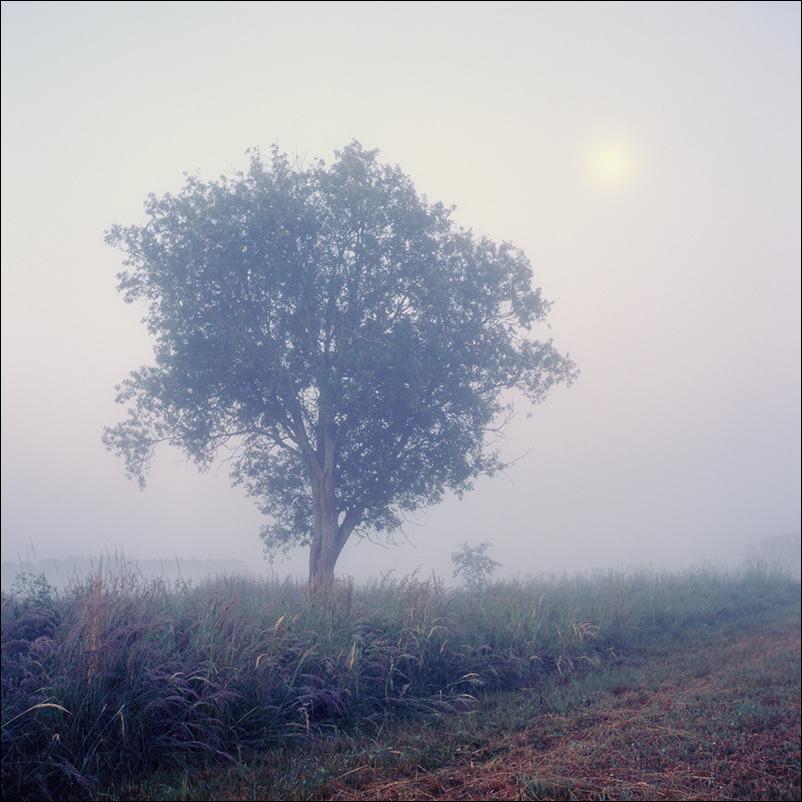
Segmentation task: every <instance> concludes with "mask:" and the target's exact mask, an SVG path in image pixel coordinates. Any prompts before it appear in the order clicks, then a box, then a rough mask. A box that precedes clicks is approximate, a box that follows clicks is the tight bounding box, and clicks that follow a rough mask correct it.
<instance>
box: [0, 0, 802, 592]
mask: <svg viewBox="0 0 802 802" xmlns="http://www.w3.org/2000/svg"><path fill="white" fill-rule="evenodd" d="M351 139H357V140H359V141H360V142H361V143H362V144H363V145H364V146H365V147H366V148H378V149H379V150H380V151H381V160H382V161H384V162H387V163H392V164H399V165H400V166H401V167H402V169H403V170H404V171H405V172H406V173H407V174H408V175H409V176H410V177H411V179H412V180H413V182H414V184H415V186H416V188H417V190H418V191H419V192H421V193H423V194H425V195H427V196H428V197H429V199H430V200H433V201H443V202H444V203H446V204H448V205H452V204H453V205H455V206H456V211H455V213H454V217H455V219H456V220H457V222H458V223H459V224H460V225H462V226H465V227H466V228H467V227H472V228H473V229H474V231H475V232H477V233H481V234H486V235H487V236H489V237H491V238H492V239H494V240H496V241H502V240H508V241H511V242H512V243H514V244H515V245H516V246H518V247H520V248H522V249H523V250H524V251H525V252H526V253H527V255H528V256H529V258H530V259H531V261H532V264H533V269H534V274H535V277H534V283H535V285H536V286H539V287H542V289H543V294H544V296H545V297H546V298H548V299H550V300H552V301H553V302H554V305H553V307H552V311H551V314H550V316H549V323H550V329H549V330H545V331H541V332H538V334H539V335H540V336H547V337H553V338H554V342H555V345H556V347H557V348H558V349H559V350H560V351H562V352H563V353H565V352H566V351H567V352H569V353H570V355H571V358H572V359H574V360H575V362H576V363H577V365H578V366H579V368H580V369H581V371H582V372H581V375H580V377H579V379H578V380H577V382H576V383H575V384H574V386H573V387H571V388H564V387H560V388H557V389H556V390H554V391H553V392H552V393H551V394H550V396H549V397H548V399H547V400H546V401H545V402H544V403H543V404H541V405H539V406H537V407H536V408H534V409H533V410H532V411H533V414H532V415H531V417H526V415H525V414H524V412H525V410H524V409H522V413H521V414H520V415H519V416H518V417H516V419H515V420H514V421H513V423H512V425H511V426H510V427H509V429H508V432H507V439H506V441H505V443H504V444H503V453H504V455H505V456H506V457H508V458H510V459H514V458H516V457H519V456H521V457H522V458H521V459H520V460H519V461H518V462H517V463H516V464H515V465H514V466H513V467H511V468H510V469H509V470H508V471H507V473H506V475H505V476H501V477H496V478H494V479H492V480H480V481H477V483H476V486H475V489H474V490H473V492H472V493H470V494H468V495H466V496H465V497H464V498H463V499H462V500H461V501H460V500H458V499H456V498H449V499H447V500H446V501H445V502H444V503H443V504H441V505H439V506H437V507H434V508H429V509H427V510H424V511H421V512H419V513H418V514H417V515H416V516H415V517H413V518H412V519H410V521H409V523H408V524H407V525H406V526H405V529H404V534H403V535H401V536H399V537H398V538H397V539H396V540H397V545H391V546H387V545H386V544H383V545H382V544H375V543H370V542H367V541H361V542H357V541H355V542H352V543H349V545H348V546H346V548H345V550H344V552H343V554H342V556H341V558H340V562H339V564H338V572H339V573H340V574H342V575H346V574H350V575H353V576H354V577H355V578H357V579H359V580H362V579H366V578H368V577H371V576H378V575H380V574H384V573H386V572H388V571H392V572H394V574H393V575H395V576H403V575H406V574H409V573H410V572H412V571H415V570H416V569H417V570H419V572H421V573H422V574H424V575H428V574H430V573H431V572H432V571H434V572H436V573H437V574H439V575H442V576H445V577H449V576H450V574H451V570H452V568H453V566H452V563H451V560H450V555H451V554H452V552H454V551H455V550H456V549H457V548H458V547H459V545H460V543H462V542H463V541H465V542H467V543H469V544H472V545H473V544H478V543H480V542H482V541H490V542H492V544H493V545H492V548H491V549H490V550H489V551H488V554H489V556H491V557H493V558H494V559H496V560H497V561H498V562H500V563H501V565H502V569H501V570H500V572H499V575H505V576H506V575H512V574H517V573H520V574H525V573H539V572H559V573H561V572H565V571H567V572H574V571H586V570H591V569H608V568H626V567H631V566H651V567H654V568H668V569H677V568H682V567H684V566H687V565H691V564H694V563H698V562H700V561H711V560H716V561H719V560H732V559H740V557H741V556H742V555H743V554H744V551H745V549H747V548H748V547H749V546H750V544H752V545H753V544H756V543H758V542H759V541H760V540H761V539H762V538H769V537H775V536H779V535H788V534H796V533H798V532H799V531H800V183H799V182H800V179H799V176H800V5H799V4H798V3H771V2H758V3H749V2H747V3H737V4H735V3H699V4H697V3H658V2H648V3H636V2H633V3H604V2H594V3H502V2H494V3H466V4H461V3H437V2H427V3H408V2H405V3H237V2H229V3H169V2H165V3H71V2H59V3H44V2H37V3H23V2H4V3H3V5H2V299H1V300H2V559H3V561H14V560H17V559H25V558H31V557H38V558H40V559H41V558H59V559H62V558H66V557H70V556H73V555H74V556H80V557H91V556H95V557H98V556H100V555H103V554H115V553H124V554H125V555H126V557H128V558H130V559H134V560H136V559H140V560H147V559H164V560H168V561H169V560H172V559H174V558H175V557H178V558H182V559H185V560H193V559H197V560H209V559H213V560H240V561H242V562H243V563H244V564H245V565H246V566H247V567H248V568H250V569H253V570H258V571H262V572H264V573H267V574H269V573H270V572H271V571H272V572H274V573H275V574H276V575H278V576H287V575H299V576H304V575H305V574H306V571H307V568H306V554H305V553H304V552H302V551H299V552H297V553H293V554H292V555H289V556H288V557H287V558H282V557H279V559H278V560H277V561H276V563H275V564H274V565H272V566H270V565H269V564H268V563H266V562H265V561H264V559H263V556H264V555H263V549H262V543H261V540H260V539H259V536H258V532H259V527H260V526H261V524H262V516H261V515H260V514H259V512H258V511H257V510H256V507H255V505H254V504H253V502H252V501H251V500H249V499H247V498H245V497H244V495H243V494H242V493H241V492H240V491H238V490H235V489H232V488H231V486H230V482H229V480H228V476H227V473H226V470H225V468H224V466H221V467H220V468H219V469H216V470H212V471H211V472H210V473H209V474H206V475H199V474H198V473H197V471H196V470H195V468H194V467H193V466H192V465H189V464H187V463H186V462H185V460H184V459H183V457H182V456H181V454H180V453H178V452H173V451H170V450H169V449H166V448H165V449H163V450H160V451H159V452H158V454H157V459H156V462H155V466H154V470H153V471H152V473H151V475H150V478H149V481H148V486H147V488H146V489H145V490H144V491H143V492H140V491H139V490H138V488H137V486H136V484H135V483H133V482H130V481H128V480H127V479H126V478H125V474H124V466H123V464H122V461H121V460H119V459H117V458H115V457H114V456H113V455H112V454H110V453H108V452H106V451H105V449H104V447H103V445H102V444H101V441H100V435H101V431H102V428H103V426H105V425H109V424H113V423H115V422H117V421H118V420H121V419H122V418H123V416H124V410H123V409H122V408H121V407H118V406H117V405H115V404H114V395H115V392H114V386H115V385H116V384H117V383H119V382H120V381H121V380H122V379H123V378H124V377H125V376H126V375H127V373H128V372H129V371H130V370H133V369H135V368H137V367H139V366H140V365H143V364H147V363H149V362H151V358H152V357H151V355H152V352H151V344H150V341H149V338H148V336H147V332H146V331H145V327H144V326H143V325H141V323H140V318H141V317H142V310H141V309H137V308H135V307H131V306H126V305H125V304H124V303H123V302H122V300H121V298H120V297H119V296H118V294H117V292H116V278H115V275H116V273H117V272H119V271H120V270H121V269H122V265H121V260H122V256H121V254H120V253H118V252H115V251H113V250H112V249H110V248H107V247H106V246H105V245H104V242H103V232H104V230H105V229H107V228H109V227H110V226H111V225H112V224H113V223H121V224H131V223H137V222H141V221H142V220H143V202H144V200H145V198H146V196H147V194H148V193H150V192H154V193H156V194H162V193H165V192H168V191H176V190H177V189H178V188H179V187H180V186H181V185H182V184H183V182H184V174H185V173H190V174H193V175H200V176H201V178H203V179H204V180H209V179H214V178H216V177H217V176H218V175H220V174H221V173H223V172H226V171H229V170H232V169H235V168H241V167H244V166H245V165H246V164H247V156H246V155H245V151H246V149H248V148H250V147H254V146H261V147H262V148H263V149H264V150H267V149H268V148H269V146H270V145H271V143H273V142H277V143H278V145H279V146H280V148H281V149H282V150H284V151H287V152H289V153H293V154H298V155H299V156H300V157H302V158H305V159H307V160H308V159H311V158H314V157H321V158H324V159H326V160H327V161H329V160H330V159H331V157H332V153H333V151H334V149H337V148H341V147H342V146H344V145H346V144H347V143H348V142H349V141H350V140H351ZM524 455H525V456H524Z"/></svg>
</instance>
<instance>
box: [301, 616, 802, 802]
mask: <svg viewBox="0 0 802 802" xmlns="http://www.w3.org/2000/svg"><path fill="white" fill-rule="evenodd" d="M799 658H800V632H799V629H798V628H796V629H795V630H793V631H790V632H784V633H781V634H770V635H751V636H748V637H743V638H739V639H738V640H736V641H734V642H731V643H727V642H721V643H718V644H710V643H702V644H698V645H696V646H691V647H683V648H682V649H677V650H675V651H674V652H673V653H670V654H668V655H666V656H665V658H663V659H661V660H659V661H650V662H647V663H645V664H643V665H641V666H639V667H637V668H635V669H634V671H632V673H631V674H630V675H629V676H628V677H627V680H626V682H625V683H624V684H622V685H620V686H616V685H613V686H611V687H610V688H609V689H608V690H606V691H604V692H602V693H599V694H597V695H596V697H595V698H593V699H590V700H588V703H587V705H586V706H583V707H576V708H574V709H571V710H570V711H568V712H567V713H565V714H563V715H558V714H554V713H551V714H547V715H546V716H544V717H543V718H541V719H538V720H534V721H532V723H531V725H529V726H526V727H524V728H522V729H520V730H514V731H509V732H507V733H506V734H499V735H498V736H497V737H495V738H493V739H492V741H488V742H486V743H483V744H481V745H477V747H476V748H475V749H474V750H473V751H471V752H470V753H468V754H464V755H461V756H459V757H458V758H455V759H454V760H452V761H449V762H447V763H445V764H444V765H442V766H440V767H438V768H436V769H430V770H425V769H423V768H421V767H417V768H416V767H414V766H410V767H409V768H410V772H409V775H408V776H404V777H400V776H398V774H397V773H396V772H383V771H381V770H379V769H376V768H369V767H360V768H359V769H354V770H353V771H352V772H351V773H349V774H348V775H347V776H346V775H343V776H342V777H339V778H336V779H334V780H332V781H331V782H328V783H326V787H325V788H321V789H319V791H318V793H316V794H315V795H314V798H317V799H321V798H325V799H332V800H475V799H487V800H520V799H572V800H602V799H637V800H657V799H673V800H683V799H701V800H723V799H789V800H790V799H799V798H800V786H799V751H798V750H799V744H800V702H799V682H798V670H797V674H796V677H794V672H793V671H791V669H792V665H793V663H796V665H797V666H798V662H799ZM789 671H790V674H789ZM747 685H748V686H750V687H749V688H747V687H746V686H747ZM760 688H762V689H763V690H762V692H761V691H760V690H759V689H760ZM755 689H758V695H759V696H760V698H761V699H762V703H761V704H760V705H759V707H756V702H755V701H754V699H753V696H754V690H755ZM750 691H751V692H750ZM789 695H790V696H795V699H794V702H793V703H792V704H790V705H789V704H788V703H787V702H788V696H789ZM519 697H520V694H507V698H504V696H501V697H494V698H493V699H492V700H491V701H489V702H487V703H486V705H485V707H484V710H483V712H482V715H483V716H489V717H492V716H494V715H497V713H498V710H497V707H498V705H499V704H501V705H515V704H521V703H522V702H521V701H520V699H519ZM746 697H748V699H747V698H746ZM750 705H751V707H750ZM750 709H751V711H752V715H751V718H750V717H749V711H750Z"/></svg>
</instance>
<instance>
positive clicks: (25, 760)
mask: <svg viewBox="0 0 802 802" xmlns="http://www.w3.org/2000/svg"><path fill="white" fill-rule="evenodd" d="M798 598H799V584H798V582H797V583H795V582H792V581H790V580H788V579H783V578H779V577H773V576H769V575H768V574H767V572H766V571H764V570H759V569H752V570H744V571H742V572H739V573H737V574H729V575H727V574H721V573H716V572H713V571H705V570H701V569H699V570H696V571H692V572H688V573H686V574H683V575H660V574H652V573H631V574H608V575H598V576H594V577H576V578H563V579H557V578H550V579H548V578H545V579H544V578H539V579H527V580H522V581H516V582H507V583H499V584H495V585H491V586H490V587H488V588H486V589H485V590H483V591H475V592H468V591H466V590H453V589H447V588H445V587H444V586H443V584H442V583H441V582H439V581H438V580H437V579H435V578H432V579H427V580H420V579H417V578H415V577H411V578H408V579H405V580H403V581H400V582H391V581H389V580H383V581H379V582H374V583H373V584H371V585H368V586H366V587H359V588H358V587H355V586H354V584H353V582H340V583H337V584H334V585H332V586H327V587H322V588H319V589H317V590H316V591H314V592H312V591H310V590H309V589H308V588H306V587H301V586H299V585H296V584H293V583H278V582H275V581H273V582H269V581H268V582H258V581H254V580H245V579H241V578H237V577H229V578H221V579H219V580H217V581H215V582H208V583H206V584H203V585H201V586H198V587H193V586H191V585H189V584H186V583H177V584H174V585H168V584H166V583H165V582H163V581H158V580H156V581H153V580H149V581H146V580H144V579H143V578H142V577H141V576H140V575H138V574H137V573H136V572H134V571H131V570H130V569H125V568H120V567H117V568H115V569H114V570H111V569H108V568H107V569H106V570H104V569H103V566H102V565H101V566H100V567H99V568H98V571H97V572H96V573H95V574H94V575H92V576H91V577H89V578H87V579H84V580H80V581H77V582H76V583H75V584H73V585H72V586H71V587H70V588H68V589H67V590H66V591H65V592H63V593H61V594H57V593H55V592H51V591H50V590H49V589H48V588H47V587H46V585H44V584H43V583H42V581H41V580H37V579H36V578H29V580H28V581H27V583H22V585H20V587H18V588H17V590H16V592H14V593H12V594H10V595H4V596H3V606H2V789H3V790H2V795H3V799H11V798H14V799H21V798H22V799H42V798H46V799H76V798H89V797H92V796H94V795H96V794H97V792H98V790H99V788H100V787H101V785H102V784H103V783H105V782H107V781H108V779H109V778H110V777H112V776H113V777H114V778H115V780H118V781H119V780H122V779H124V778H125V777H131V778H135V777H138V776H142V775H143V774H145V773H147V772H150V771H153V770H155V769H157V768H166V769H169V768H171V767H175V768H189V767H192V766H193V765H199V764H202V763H203V762H204V761H208V760H223V761H232V762H236V761H238V760H239V759H240V758H241V755H242V751H243V750H250V749H264V748H266V747H269V746H270V745H271V744H277V743H281V742H285V741H287V740H289V739H299V738H305V737H308V736H310V735H312V734H314V733H320V732H325V731H330V732H332V733H334V732H336V731H337V730H338V729H344V728H348V727H354V726H359V727H362V728H365V727H380V726H381V725H382V723H383V722H384V721H386V719H387V718H388V716H399V715H405V714H408V713H415V712H433V711H447V710H453V709H457V708H458V707H460V706H464V705H469V704H470V703H471V702H472V700H473V694H475V693H476V692H477V690H479V689H482V688H486V689H495V688H501V689H503V688H508V687H521V686H526V685H531V684H532V683H536V682H537V681H538V678H539V677H541V676H543V675H547V674H552V673H554V672H559V673H564V672H568V671H571V670H574V669H576V668H577V667H579V666H592V665H594V664H598V663H599V662H600V661H602V660H605V659H607V658H609V657H613V656H615V655H616V654H620V653H621V652H623V651H627V650H632V649H638V648H640V647H642V645H643V644H645V643H647V642H650V641H652V640H654V638H655V637H658V636H659V637H660V638H661V639H664V638H666V637H669V638H670V636H671V634H672V632H676V633H679V632H681V631H684V630H686V629H687V628H689V627H693V626H701V625H706V626H722V625H725V624H726V622H727V621H728V620H734V619H735V618H736V617H738V616H741V615H744V614H745V613H748V614H750V615H755V614H759V613H760V612H761V610H762V611H765V612H767V613H768V612H770V611H771V609H772V608H773V607H776V606H779V605H788V604H789V603H792V600H793V603H796V604H798Z"/></svg>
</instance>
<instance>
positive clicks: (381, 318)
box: [103, 142, 576, 580]
mask: <svg viewBox="0 0 802 802" xmlns="http://www.w3.org/2000/svg"><path fill="white" fill-rule="evenodd" d="M145 210H146V222H145V223H144V224H143V225H141V226H129V227H121V226H119V225H115V226H113V227H112V228H111V229H110V230H109V231H108V232H107V233H106V241H107V243H109V244H110V245H112V246H115V247H119V248H121V249H122V250H123V251H124V253H125V260H124V265H125V266H126V267H127V268H128V270H126V271H124V272H122V273H120V274H119V275H118V279H119V285H118V289H119V291H120V292H121V293H122V294H123V296H124V299H125V301H126V302H128V303H131V302H134V301H144V302H145V304H146V306H147V312H146V317H145V320H144V321H143V322H146V323H147V326H148V329H149V331H150V333H151V334H152V335H153V336H154V338H155V344H154V351H155V365H153V366H148V367H142V368H140V369H139V370H136V371H134V372H132V373H131V374H130V375H129V377H128V378H127V379H126V380H125V381H124V382H123V383H122V384H121V385H120V386H118V387H117V392H118V395H117V401H118V402H119V403H122V404H128V405H129V409H128V417H127V419H126V420H125V421H124V422H122V423H120V424H118V425H116V426H113V427H109V428H106V429H105V430H104V434H103V441H104V443H105V445H106V446H107V448H108V449H109V450H112V451H114V452H116V453H117V454H119V455H120V456H122V457H124V458H125V460H126V468H127V473H128V475H129V477H132V478H137V479H138V480H139V483H140V486H141V487H144V475H145V473H146V472H147V469H148V467H149V465H150V462H151V459H152V456H153V451H154V448H155V446H156V445H157V444H158V443H160V442H168V443H171V444H172V445H174V446H178V447H179V448H181V449H182V450H183V451H184V452H185V453H186V455H187V456H188V458H190V459H191V460H193V461H195V462H196V463H197V464H198V465H199V466H201V468H208V466H209V465H210V464H211V463H212V462H213V460H214V459H215V457H216V455H217V454H218V453H219V452H220V450H221V449H223V448H225V449H228V452H229V453H228V459H230V461H231V465H232V471H231V476H232V479H233V481H234V482H235V484H240V485H242V486H243V487H244V488H245V489H246V491H247V492H248V494H249V495H251V496H252V497H254V498H255V499H257V503H258V505H259V507H260V509H261V510H262V512H264V513H265V514H266V515H268V516H269V517H270V519H271V522H270V523H269V524H267V525H266V526H265V527H264V528H263V530H262V537H263V539H264V541H265V546H266V549H267V550H268V551H269V552H271V553H273V552H275V550H276V549H279V548H281V549H288V548H290V547H291V546H293V545H296V544H302V545H306V546H309V547H310V558H309V576H310V580H314V579H317V578H325V577H332V576H333V572H334V566H335V563H336V561H337V558H338V556H339V555H340V552H341V551H342V549H343V546H344V545H345V543H346V541H347V540H348V538H349V537H350V535H351V534H353V533H354V532H357V533H360V534H365V533H368V532H378V533H391V532H392V531H394V530H397V529H398V528H399V527H400V526H401V523H402V521H403V517H404V515H405V514H406V513H408V512H410V511H413V510H415V509H417V508H419V507H420V506H422V505H428V504H434V503H437V502H438V501H440V500H441V499H442V497H443V494H444V492H445V491H446V490H452V491H454V492H456V493H457V494H462V493H464V492H465V491H467V490H468V489H470V487H471V482H472V480H473V479H474V478H475V477H477V476H479V475H480V474H492V473H493V472H494V471H496V470H498V469H499V468H501V467H502V464H501V461H500V458H499V455H498V453H497V452H496V451H493V450H492V449H490V448H488V447H487V444H486V441H487V439H488V438H487V435H488V433H489V432H490V430H491V429H493V428H494V427H495V428H499V427H501V426H503V423H504V419H503V418H504V413H505V412H509V409H510V403H509V401H508V400H505V399H504V398H503V397H502V391H503V390H504V389H505V388H517V389H519V390H521V391H522V392H523V393H524V394H525V396H526V397H527V398H528V399H529V400H530V401H531V402H533V403H537V402H539V401H540V400H542V399H543V398H544V396H545V395H546V393H547V391H548V390H549V388H551V387H552V386H553V385H554V384H555V383H558V382H566V383H570V382H571V381H572V380H573V379H574V377H575V375H576V368H575V366H574V364H573V362H572V361H571V360H570V359H569V358H568V357H567V356H565V357H564V356H561V355H560V354H559V353H558V352H557V351H556V350H555V349H554V347H553V346H552V343H551V341H550V340H549V341H546V342H538V341H536V340H532V339H530V338H529V337H528V336H527V332H528V330H529V329H530V327H531V326H532V324H533V323H535V322H537V321H541V320H543V319H544V317H545V315H546V313H547V311H548V307H549V304H548V303H547V302H545V301H544V300H543V299H542V298H541V295H540V290H533V289H532V287H531V284H530V281H531V269H530V265H529V262H528V260H527V258H526V257H525V255H524V254H523V253H522V252H521V251H520V250H518V249H516V248H514V247H513V246H512V245H510V244H509V243H503V244H501V245H496V244H494V243H493V242H491V241H490V240H488V239H486V238H484V237H476V236H474V235H473V233H472V232H471V231H464V230H461V229H459V228H458V227H456V226H455V224H454V223H453V222H452V220H451V217H450V216H451V210H450V209H447V208H445V207H444V206H443V205H442V204H440V203H429V202H428V201H427V200H426V199H425V198H422V197H420V196H418V194H417V193H416V191H415V189H414V187H413V185H412V183H411V181H410V180H409V178H408V177H407V176H405V175H404V174H403V173H402V172H401V171H400V169H399V168H398V167H391V166H386V165H382V164H380V163H379V161H378V159H377V151H368V150H364V149H363V148H362V146H361V145H360V144H359V143H358V142H352V143H351V144H349V145H348V146H347V147H345V148H344V149H343V150H342V151H341V152H336V157H335V160H334V162H333V163H332V164H331V165H330V166H327V165H326V164H325V163H324V162H322V161H317V162H314V163H313V164H311V165H309V166H304V165H299V164H292V163H291V162H290V160H289V159H288V157H287V156H286V155H284V154H281V153H280V152H279V151H278V149H277V148H276V147H274V148H273V150H272V155H271V157H270V158H265V157H263V156H262V155H261V154H260V153H259V152H258V151H256V152H254V153H253V154H252V156H251V161H250V167H249V169H248V170H247V172H242V173H235V174H233V176H230V177H221V178H220V179H219V180H216V181H211V182H208V183H204V182H202V181H201V180H199V179H198V178H194V177H189V178H188V179H187V181H186V183H185V185H184V187H183V189H182V190H181V191H180V192H179V193H178V194H177V195H170V194H168V195H165V196H164V197H160V198H157V197H156V196H154V195H150V196H149V198H148V200H147V202H146V204H145Z"/></svg>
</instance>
